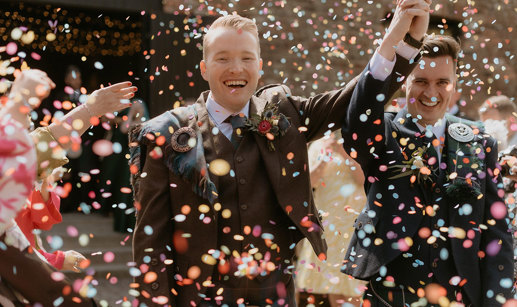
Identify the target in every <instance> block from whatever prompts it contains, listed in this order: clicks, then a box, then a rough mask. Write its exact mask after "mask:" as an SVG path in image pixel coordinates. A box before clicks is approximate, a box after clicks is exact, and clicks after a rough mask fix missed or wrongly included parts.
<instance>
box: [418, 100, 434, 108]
mask: <svg viewBox="0 0 517 307" xmlns="http://www.w3.org/2000/svg"><path fill="white" fill-rule="evenodd" d="M420 102H421V103H422V104H423V105H424V106H428V107H434V106H435V105H437V104H438V101H434V102H433V101H423V100H420Z"/></svg>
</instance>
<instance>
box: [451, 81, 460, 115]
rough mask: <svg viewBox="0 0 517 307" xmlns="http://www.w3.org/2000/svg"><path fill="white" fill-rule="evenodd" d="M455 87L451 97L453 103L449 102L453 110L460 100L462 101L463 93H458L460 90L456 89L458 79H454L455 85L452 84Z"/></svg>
mask: <svg viewBox="0 0 517 307" xmlns="http://www.w3.org/2000/svg"><path fill="white" fill-rule="evenodd" d="M452 84H453V85H452V86H453V87H452V91H453V93H452V96H451V101H449V109H450V108H452V107H453V106H454V105H455V104H456V102H457V101H458V100H460V97H461V92H458V89H457V88H456V79H454V81H453V83H452Z"/></svg>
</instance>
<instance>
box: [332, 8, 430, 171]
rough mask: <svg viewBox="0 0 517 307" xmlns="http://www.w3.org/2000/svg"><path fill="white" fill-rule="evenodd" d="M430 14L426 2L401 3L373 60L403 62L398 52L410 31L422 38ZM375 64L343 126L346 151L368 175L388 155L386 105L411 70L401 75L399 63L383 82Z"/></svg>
mask: <svg viewBox="0 0 517 307" xmlns="http://www.w3.org/2000/svg"><path fill="white" fill-rule="evenodd" d="M428 11H429V4H428V3H427V2H426V0H405V1H399V4H398V5H397V8H396V10H395V14H394V17H393V20H392V23H391V25H390V28H389V31H388V32H387V33H386V35H385V36H384V39H383V41H382V43H381V46H380V47H379V49H378V51H377V52H378V54H375V55H374V57H376V56H377V57H382V58H384V59H385V60H386V61H389V60H392V59H393V58H396V59H397V63H398V62H400V61H401V58H402V56H400V55H399V54H397V53H396V51H397V48H398V46H400V42H401V41H403V39H404V36H405V35H406V34H407V33H409V32H411V33H413V34H410V35H412V37H413V35H415V37H423V35H424V33H425V31H426V29H427V23H428V20H429V17H428V16H427V15H428ZM422 25H425V27H423V26H422ZM373 60H374V58H372V61H373ZM375 60H378V59H375ZM372 61H370V63H369V64H368V66H367V67H366V69H365V70H364V71H363V72H362V73H361V75H360V78H359V81H358V84H357V86H356V87H355V89H354V92H353V94H352V98H351V103H350V105H349V107H348V112H347V114H346V117H345V118H346V119H345V121H344V125H343V127H342V133H343V139H344V143H343V145H344V147H345V150H346V151H347V152H348V153H349V154H350V156H351V157H352V158H354V159H355V160H356V161H357V162H359V164H360V165H361V167H362V169H363V172H364V173H365V174H368V173H369V172H370V171H371V169H372V167H374V163H375V161H376V158H378V157H379V156H380V155H381V154H383V153H384V152H385V141H386V139H387V138H390V137H391V135H386V131H385V123H384V104H385V103H387V102H388V101H390V98H391V95H392V91H393V89H392V84H394V83H395V84H397V86H398V87H400V85H401V83H402V81H403V80H405V78H406V77H407V75H409V73H410V70H409V71H404V73H400V71H399V69H398V68H397V64H396V65H395V67H394V68H393V70H392V72H391V74H390V75H389V76H388V77H387V78H385V79H382V77H381V78H379V77H378V76H375V75H374V74H373V73H372V71H371V65H372ZM378 63H379V61H377V64H378ZM413 65H414V64H413ZM377 70H378V69H377ZM397 89H398V88H397Z"/></svg>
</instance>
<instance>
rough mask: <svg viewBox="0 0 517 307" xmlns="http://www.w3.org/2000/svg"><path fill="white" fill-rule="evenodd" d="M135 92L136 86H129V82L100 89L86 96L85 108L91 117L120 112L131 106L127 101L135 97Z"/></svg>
mask: <svg viewBox="0 0 517 307" xmlns="http://www.w3.org/2000/svg"><path fill="white" fill-rule="evenodd" d="M136 91H137V88H136V86H131V82H120V83H117V84H113V85H111V86H108V87H104V88H100V89H98V90H96V91H94V92H93V93H91V94H90V95H89V96H88V99H87V100H86V107H87V109H88V111H89V112H90V113H91V114H90V115H91V116H101V115H104V114H106V113H111V112H115V111H120V110H122V109H125V108H127V107H129V106H131V104H130V102H129V99H130V98H133V97H134V96H135V94H134V93H135V92H136Z"/></svg>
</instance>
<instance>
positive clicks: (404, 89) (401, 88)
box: [400, 78, 407, 94]
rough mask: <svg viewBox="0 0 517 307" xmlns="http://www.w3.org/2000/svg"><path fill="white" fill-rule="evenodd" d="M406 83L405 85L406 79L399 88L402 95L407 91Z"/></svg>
mask: <svg viewBox="0 0 517 307" xmlns="http://www.w3.org/2000/svg"><path fill="white" fill-rule="evenodd" d="M406 83H407V78H406V81H404V83H402V86H401V87H400V90H401V91H402V92H403V93H404V94H405V93H406V89H407V86H406Z"/></svg>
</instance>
